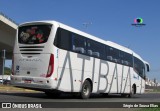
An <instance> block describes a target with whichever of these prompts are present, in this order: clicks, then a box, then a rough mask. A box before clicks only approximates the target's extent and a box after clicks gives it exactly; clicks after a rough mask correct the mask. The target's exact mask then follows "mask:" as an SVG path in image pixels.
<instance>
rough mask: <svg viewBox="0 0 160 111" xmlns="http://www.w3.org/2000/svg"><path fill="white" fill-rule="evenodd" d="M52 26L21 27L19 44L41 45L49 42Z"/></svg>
mask: <svg viewBox="0 0 160 111" xmlns="http://www.w3.org/2000/svg"><path fill="white" fill-rule="evenodd" d="M51 27H52V25H29V26H22V27H19V31H18V42H19V43H21V44H41V43H45V42H47V40H48V37H49V35H50V32H51Z"/></svg>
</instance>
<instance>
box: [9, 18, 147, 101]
mask: <svg viewBox="0 0 160 111" xmlns="http://www.w3.org/2000/svg"><path fill="white" fill-rule="evenodd" d="M12 65H13V66H12V75H11V83H12V84H13V85H14V86H17V87H23V88H28V89H34V90H39V91H44V92H45V93H46V94H47V95H48V96H58V95H59V94H60V93H61V92H75V93H78V94H79V95H80V96H81V98H83V99H86V98H89V97H90V94H91V93H102V94H111V93H116V94H121V95H123V96H128V97H131V96H133V95H134V94H141V93H144V91H145V73H146V72H147V71H149V68H150V67H149V64H148V63H147V62H146V61H144V60H143V59H142V58H141V57H140V56H139V55H138V54H136V53H135V52H133V51H132V50H130V49H128V48H126V47H123V46H121V45H118V44H116V43H113V42H110V41H105V40H102V39H99V38H97V37H95V36H92V35H89V34H87V33H84V32H82V31H79V30H77V29H74V28H72V27H69V26H67V25H64V24H62V23H59V22H56V21H37V22H28V23H24V24H21V25H20V26H19V27H18V29H17V36H16V40H15V46H14V54H13V63H12Z"/></svg>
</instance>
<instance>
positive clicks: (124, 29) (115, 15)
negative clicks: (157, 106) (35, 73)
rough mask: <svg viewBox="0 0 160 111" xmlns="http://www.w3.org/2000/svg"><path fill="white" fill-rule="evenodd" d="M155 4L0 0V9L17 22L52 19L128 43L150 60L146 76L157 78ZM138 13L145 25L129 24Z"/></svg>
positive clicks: (159, 37) (158, 18)
mask: <svg viewBox="0 0 160 111" xmlns="http://www.w3.org/2000/svg"><path fill="white" fill-rule="evenodd" d="M159 5H160V0H0V12H2V13H4V14H5V15H7V16H8V17H9V18H11V19H12V20H14V21H15V22H16V23H17V24H21V23H24V22H28V21H37V20H56V21H59V22H61V23H64V24H66V25H69V26H72V27H74V28H77V29H79V30H81V31H85V32H87V33H89V34H91V35H94V36H97V37H99V38H101V39H104V40H109V41H113V42H116V43H118V44H120V45H123V46H125V47H128V48H130V49H132V50H133V51H135V52H136V53H137V54H139V55H140V56H141V57H142V58H143V59H144V60H146V61H147V62H149V63H150V65H151V71H150V72H149V73H148V74H147V76H148V77H149V78H150V79H154V78H156V79H157V80H158V81H159V82H160V59H159V58H160V14H159V12H160V6H159ZM138 17H141V18H142V19H143V23H144V24H146V25H145V26H143V27H135V26H132V25H131V24H133V23H134V19H135V18H138ZM84 23H88V27H85V26H84V25H83V24H84ZM10 65H11V62H10V61H6V66H10Z"/></svg>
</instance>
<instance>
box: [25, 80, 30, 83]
mask: <svg viewBox="0 0 160 111" xmlns="http://www.w3.org/2000/svg"><path fill="white" fill-rule="evenodd" d="M31 82H32V80H24V83H31Z"/></svg>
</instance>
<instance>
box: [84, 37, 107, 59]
mask: <svg viewBox="0 0 160 111" xmlns="http://www.w3.org/2000/svg"><path fill="white" fill-rule="evenodd" d="M87 53H88V55H90V56H93V57H97V58H101V59H105V45H103V44H101V43H99V42H96V41H93V40H90V39H88V40H87Z"/></svg>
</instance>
